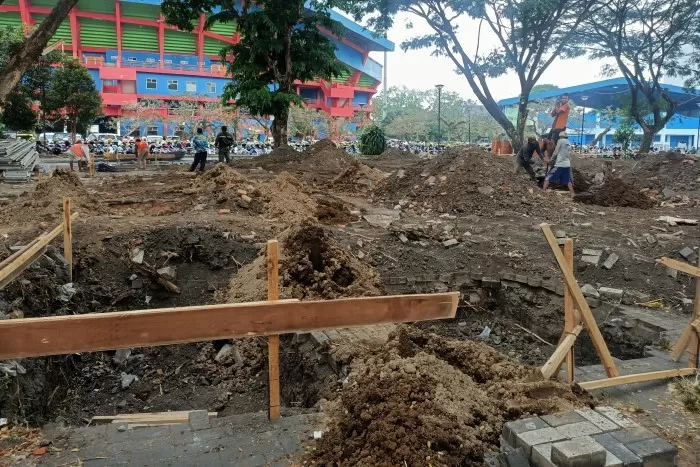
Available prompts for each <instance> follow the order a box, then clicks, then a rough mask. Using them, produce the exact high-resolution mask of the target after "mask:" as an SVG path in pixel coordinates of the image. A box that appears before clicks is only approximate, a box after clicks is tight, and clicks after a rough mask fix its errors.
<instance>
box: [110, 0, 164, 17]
mask: <svg viewBox="0 0 700 467" xmlns="http://www.w3.org/2000/svg"><path fill="white" fill-rule="evenodd" d="M98 1H99V0H98ZM102 1H107V0H102ZM120 8H121V13H122V16H126V17H129V18H141V19H150V20H156V19H158V18H159V17H160V6H158V5H145V4H143V3H125V2H122V3H121V5H120Z"/></svg>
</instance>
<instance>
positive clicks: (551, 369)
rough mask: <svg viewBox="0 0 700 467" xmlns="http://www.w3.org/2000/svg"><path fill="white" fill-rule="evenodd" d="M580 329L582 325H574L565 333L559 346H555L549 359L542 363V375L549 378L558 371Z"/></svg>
mask: <svg viewBox="0 0 700 467" xmlns="http://www.w3.org/2000/svg"><path fill="white" fill-rule="evenodd" d="M581 329H583V326H581V325H580V324H579V325H578V326H575V327H574V329H572V330H571V331H570V332H569V333H567V335H566V337H564V339H562V341H561V343H560V344H559V346H557V348H556V350H555V351H554V353H553V354H552V356H551V357H549V360H547V361H546V362H545V364H544V365H542V368H541V369H540V371H541V372H542V376H544V378H545V379H549V378H551V377H552V376H554V375H555V374H557V373H559V367H561V364H562V362H563V361H564V359H565V358H566V356H567V355H569V351H570V350H571V348H572V347H573V345H574V343H575V342H576V338H577V337H578V335H579V333H580V332H581Z"/></svg>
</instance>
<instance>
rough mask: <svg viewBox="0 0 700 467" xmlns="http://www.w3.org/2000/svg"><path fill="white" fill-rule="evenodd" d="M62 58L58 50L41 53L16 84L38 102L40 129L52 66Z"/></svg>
mask: <svg viewBox="0 0 700 467" xmlns="http://www.w3.org/2000/svg"><path fill="white" fill-rule="evenodd" d="M63 60H64V55H63V53H61V52H59V51H53V52H49V53H47V54H45V55H42V56H41V57H39V58H38V59H37V60H36V62H35V63H34V64H33V65H32V66H30V67H29V68H28V69H27V71H26V72H25V73H24V76H23V77H22V79H21V81H20V84H19V85H18V87H19V88H23V92H25V93H26V94H28V95H31V96H32V100H36V101H38V102H39V108H40V113H41V127H42V131H43V130H44V129H45V127H46V108H47V96H48V91H49V87H50V86H51V82H52V80H53V71H54V67H53V66H54V65H55V64H57V63H61V62H63Z"/></svg>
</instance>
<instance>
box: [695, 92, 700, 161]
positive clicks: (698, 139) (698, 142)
mask: <svg viewBox="0 0 700 467" xmlns="http://www.w3.org/2000/svg"><path fill="white" fill-rule="evenodd" d="M696 105H697V106H698V134H697V135H696V136H695V154H700V102H696Z"/></svg>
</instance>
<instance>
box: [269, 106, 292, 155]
mask: <svg viewBox="0 0 700 467" xmlns="http://www.w3.org/2000/svg"><path fill="white" fill-rule="evenodd" d="M274 117H275V119H274V120H273V121H272V137H273V138H274V140H275V141H274V142H273V144H272V147H274V148H278V147H280V146H281V145H283V144H287V123H288V121H289V111H287V112H283V113H280V114H279V115H278V114H275V116H274Z"/></svg>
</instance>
